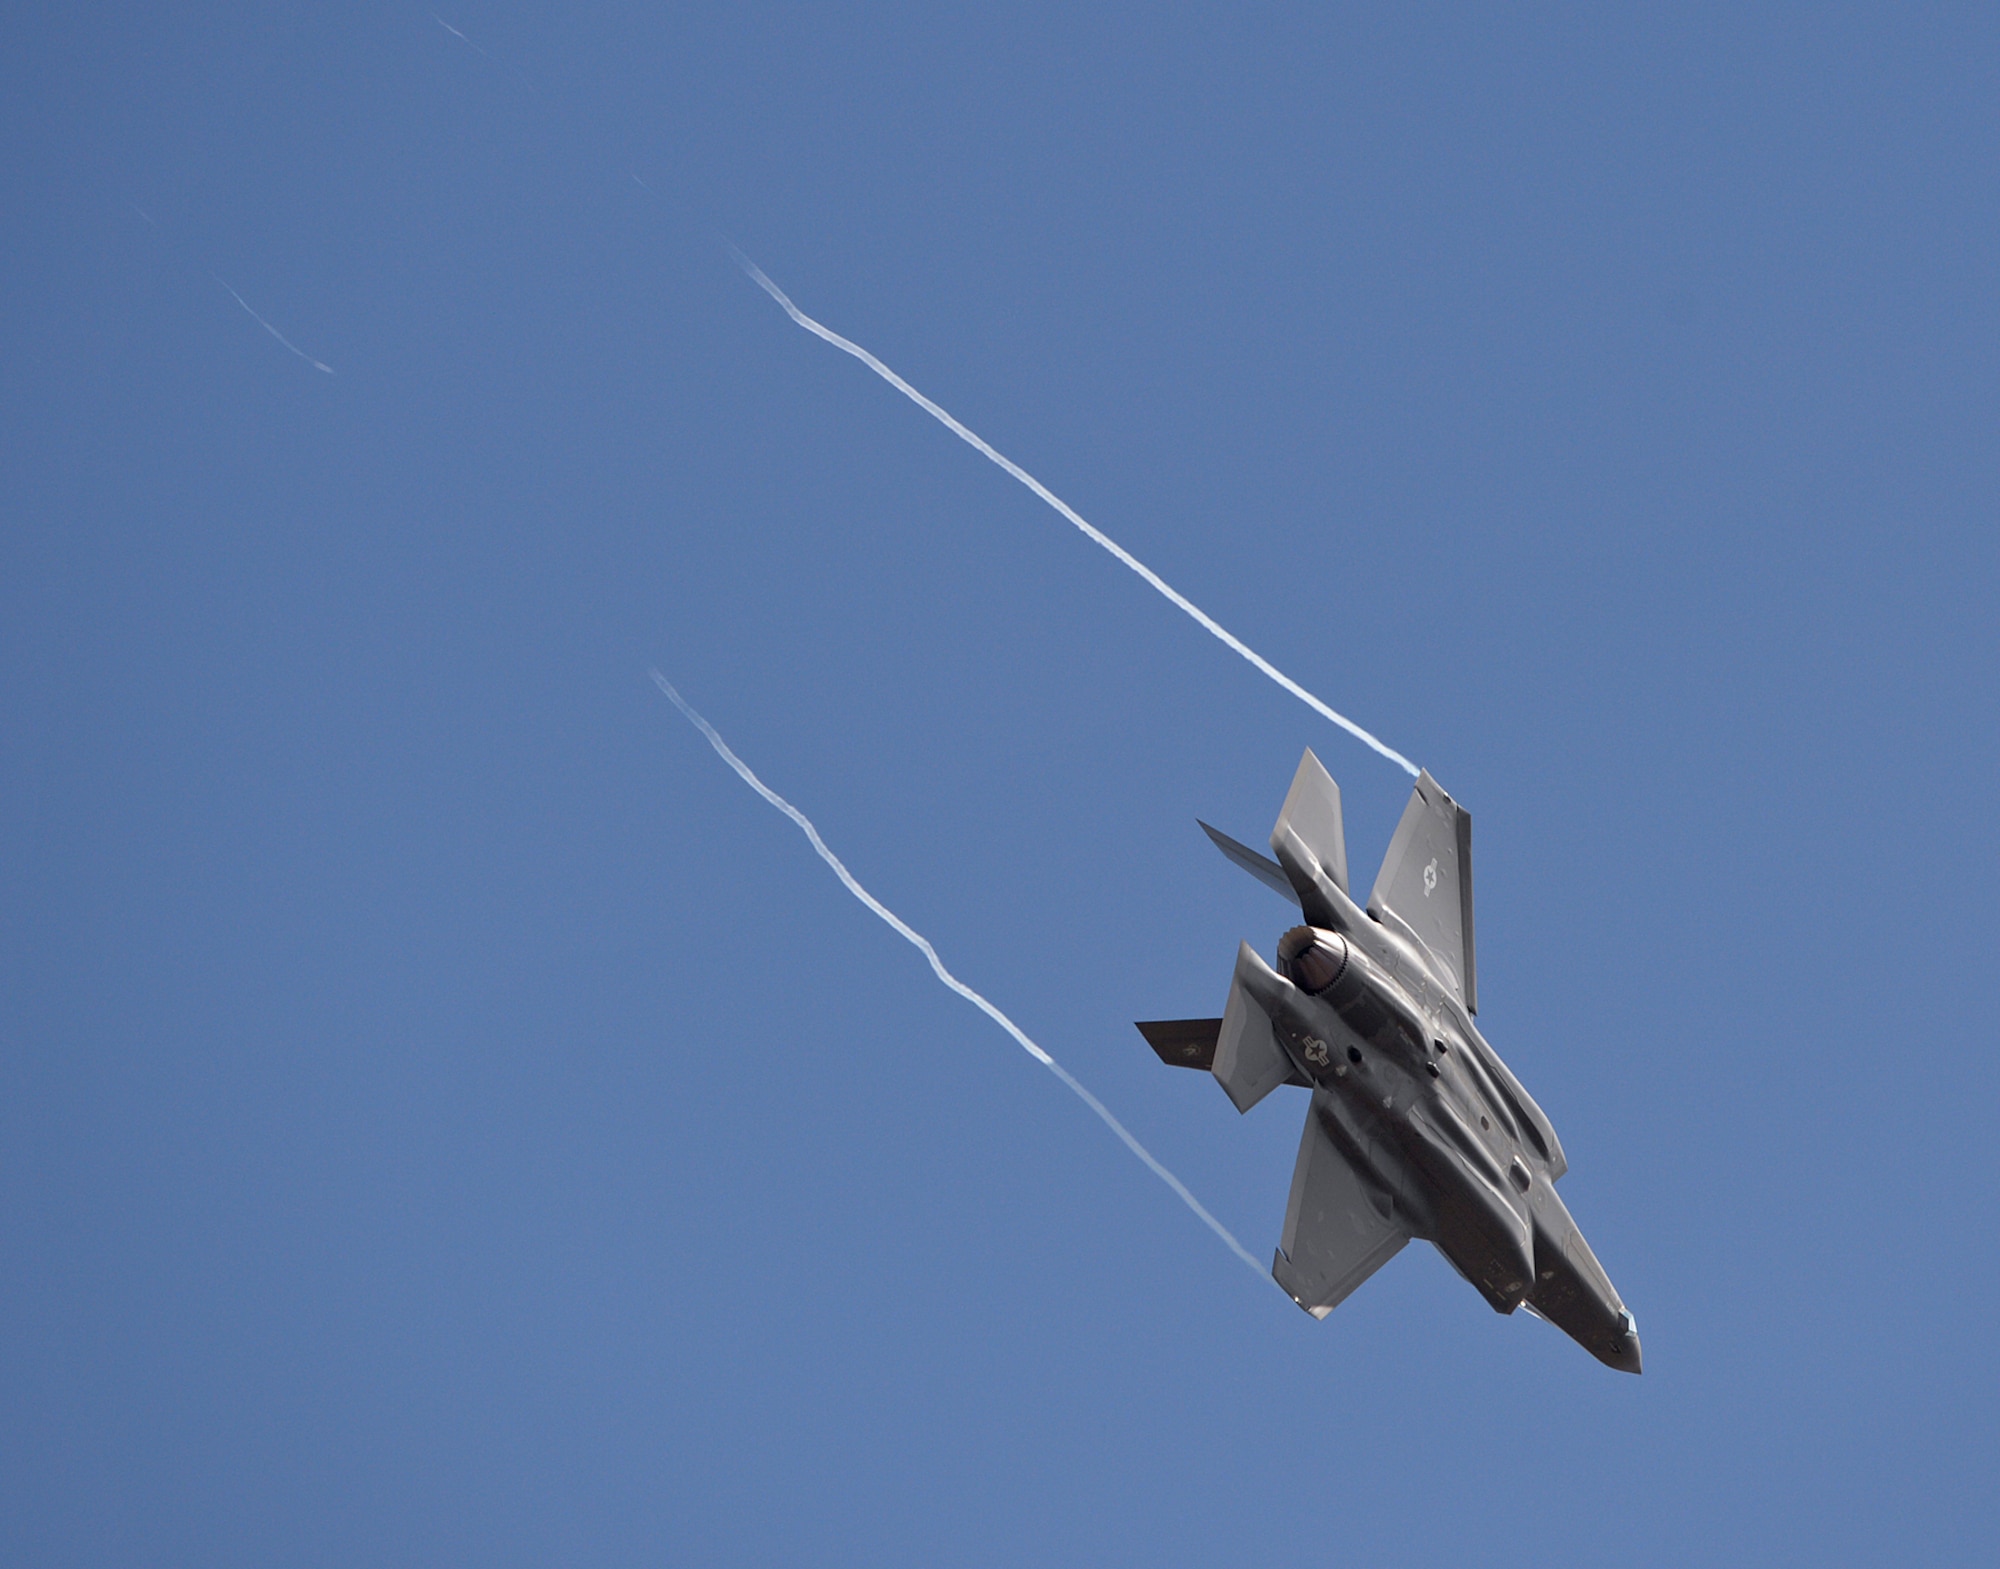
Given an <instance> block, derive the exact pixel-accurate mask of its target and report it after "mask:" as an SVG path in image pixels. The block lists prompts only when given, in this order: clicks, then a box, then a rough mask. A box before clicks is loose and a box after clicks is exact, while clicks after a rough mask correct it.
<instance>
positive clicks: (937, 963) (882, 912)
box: [652, 670, 1269, 1279]
mask: <svg viewBox="0 0 2000 1569" xmlns="http://www.w3.org/2000/svg"><path fill="white" fill-rule="evenodd" d="M652 676H653V682H654V684H655V685H656V686H658V687H659V689H660V690H661V691H662V692H664V693H666V694H667V697H668V699H669V700H670V701H671V702H672V703H673V705H674V707H676V708H678V709H679V710H680V711H681V712H682V713H683V714H684V715H686V716H687V720H688V722H689V723H690V724H692V725H693V726H694V727H695V729H697V730H699V731H700V732H701V733H702V734H703V735H704V736H706V737H707V738H708V744H709V745H710V746H712V747H714V748H715V751H716V755H717V756H719V757H720V758H721V759H722V760H723V761H724V762H725V763H727V764H728V765H729V766H730V767H731V768H733V769H735V770H736V775H737V777H738V778H739V779H741V780H742V781H743V782H744V783H745V784H747V785H748V786H749V787H750V788H751V789H752V790H755V791H756V792H757V793H758V794H759V795H761V796H762V797H763V798H764V799H765V800H766V801H768V802H770V803H771V805H773V806H775V807H776V808H777V809H778V810H779V811H781V812H783V813H784V814H785V815H786V816H787V817H789V818H790V819H791V820H792V821H793V822H794V823H796V824H798V826H799V831H800V832H801V833H803V834H804V835H805V836H806V838H807V840H809V841H810V842H811V844H812V847H813V849H814V851H815V852H816V853H817V854H818V856H819V858H820V859H821V860H822V861H824V862H826V864H827V865H828V866H830V867H832V868H833V875H834V876H836V877H838V878H839V879H840V881H841V885H842V886H843V887H845V888H846V889H847V891H848V892H849V893H851V894H853V895H854V897H855V898H857V899H859V900H860V901H861V902H862V903H863V904H865V905H866V906H867V907H868V908H869V909H870V910H871V911H873V912H874V913H875V914H876V915H877V916H879V917H880V918H881V919H882V921H883V922H884V923H885V924H886V925H887V926H888V927H889V928H890V929H891V930H893V931H894V932H895V933H896V935H897V936H899V937H901V938H902V939H903V940H904V941H905V942H907V943H909V944H910V946H911V947H913V948H915V949H916V950H917V952H919V953H921V954H922V955H923V956H924V958H925V959H927V960H928V961H929V962H930V967H931V970H932V973H934V974H935V975H936V976H937V978H938V979H939V980H941V981H943V982H944V983H945V985H947V986H949V987H950V988H951V989H952V990H953V991H955V992H957V993H958V995H959V996H961V997H963V998H964V999H965V1000H966V1001H967V1002H969V1003H971V1004H972V1006H973V1007H975V1008H977V1009H978V1010H979V1011H980V1012H981V1013H983V1014H985V1015H986V1017H987V1018H989V1019H991V1020H992V1021H993V1022H994V1023H995V1024H997V1025H999V1026H1000V1028H1001V1029H1003V1030H1005V1031H1006V1032H1007V1033H1008V1034H1009V1035H1011V1036H1013V1037H1014V1043H1015V1044H1016V1045H1017V1046H1019V1047H1020V1048H1021V1050H1023V1051H1025V1052H1026V1053H1027V1054H1028V1055H1029V1056H1030V1057H1033V1058H1034V1059H1035V1061H1037V1062H1039V1063H1040V1064H1041V1065H1042V1066H1043V1067H1044V1068H1047V1069H1048V1070H1049V1072H1051V1073H1053V1074H1054V1075H1055V1076H1056V1077H1057V1078H1059V1079H1061V1080H1062V1081H1063V1083H1064V1084H1066V1085H1068V1086H1069V1088H1070V1089H1071V1090H1072V1091H1073V1092H1075V1094H1076V1097H1077V1099H1079V1100H1080V1101H1082V1102H1083V1103H1084V1105H1086V1106H1088V1107H1089V1108H1090V1109H1091V1110H1092V1111H1094V1112H1096V1113H1097V1115H1098V1116H1099V1117H1100V1118H1102V1119H1103V1121H1104V1125H1105V1126H1106V1127H1107V1128H1109V1129H1110V1130H1111V1131H1112V1132H1113V1133H1115V1134H1117V1135H1118V1137H1119V1138H1120V1139H1121V1140H1123V1141H1124V1144H1125V1147H1126V1148H1127V1149H1129V1150H1130V1151H1131V1152H1132V1153H1133V1154H1134V1155H1137V1156H1138V1157H1139V1159H1140V1160H1142V1161H1144V1162H1145V1163H1146V1169H1147V1170H1149V1171H1150V1172H1152V1174H1153V1175H1154V1176H1156V1177H1158V1178H1159V1179H1160V1180H1161V1181H1162V1182H1164V1183H1165V1184H1166V1185H1167V1186H1168V1187H1170V1188H1172V1189H1173V1190H1174V1193H1175V1194H1176V1195H1177V1196H1178V1197H1179V1199H1180V1201H1181V1202H1182V1203H1183V1204H1185V1205H1187V1207H1188V1208H1189V1209H1191V1210H1193V1211H1194V1212H1195V1214H1196V1215H1198V1216H1200V1217H1201V1220H1202V1223H1203V1224H1204V1225H1206V1226H1207V1227H1208V1229H1209V1230H1210V1231H1213V1232H1214V1233H1215V1234H1216V1235H1217V1236H1218V1237H1220V1238H1222V1240H1223V1241H1224V1242H1225V1243H1226V1244H1227V1245H1228V1247H1229V1251H1230V1252H1232V1253H1234V1254H1235V1255H1236V1256H1237V1257H1238V1258H1240V1259H1241V1260H1243V1262H1244V1263H1246V1264H1248V1265H1249V1266H1250V1267H1251V1269H1253V1270H1255V1271H1256V1273H1257V1274H1258V1275H1259V1276H1260V1277H1262V1278H1265V1279H1268V1278H1269V1272H1268V1271H1267V1270H1266V1269H1265V1268H1264V1266H1263V1265H1262V1264H1260V1263H1258V1262H1257V1260H1256V1258H1255V1257H1254V1256H1253V1255H1252V1254H1251V1253H1250V1252H1248V1251H1247V1250H1246V1249H1245V1248H1244V1246H1243V1244H1242V1243H1240V1242H1238V1241H1237V1240H1236V1238H1235V1237H1233V1236H1231V1235H1230V1233H1229V1228H1228V1227H1226V1226H1224V1225H1223V1224H1222V1222H1221V1221H1219V1220H1217V1219H1216V1218H1215V1217H1214V1216H1213V1215H1211V1214H1209V1212H1208V1211H1207V1210H1206V1209H1205V1208H1203V1207H1202V1202H1201V1200H1200V1199H1198V1198H1196V1197H1195V1196H1194V1195H1193V1194H1192V1193H1190V1192H1188V1190H1187V1185H1186V1184H1185V1183H1183V1182H1182V1181H1181V1179H1180V1178H1179V1177H1176V1176H1175V1175H1174V1174H1173V1173H1172V1172H1171V1171H1169V1170H1167V1168H1166V1167H1165V1166H1162V1165H1161V1164H1160V1163H1159V1161H1158V1160H1156V1159H1154V1157H1153V1154H1152V1152H1151V1151H1150V1150H1148V1149H1147V1148H1146V1146H1145V1145H1143V1144H1141V1143H1140V1142H1139V1141H1138V1140H1137V1139H1135V1138H1133V1137H1132V1134H1131V1133H1130V1131H1129V1130H1128V1129H1127V1128H1126V1126H1125V1124H1124V1123H1122V1122H1120V1121H1119V1120H1118V1119H1117V1118H1116V1117H1114V1116H1112V1115H1111V1111H1110V1108H1108V1107H1107V1106H1106V1105H1105V1104H1104V1102H1103V1101H1101V1100H1099V1099H1098V1098H1097V1097H1096V1096H1095V1095H1093V1094H1091V1093H1090V1091H1089V1090H1087V1089H1085V1088H1084V1087H1083V1085H1082V1084H1080V1083H1079V1082H1077V1080H1076V1078H1075V1077H1074V1075H1072V1074H1071V1073H1070V1071H1069V1070H1068V1069H1067V1068H1065V1067H1064V1066H1063V1065H1062V1064H1061V1063H1059V1062H1057V1061H1056V1060H1055V1058H1053V1057H1051V1056H1050V1055H1049V1054H1048V1053H1047V1052H1045V1051H1043V1050H1042V1048H1041V1047H1039V1046H1037V1045H1036V1044H1035V1043H1034V1042H1033V1041H1031V1040H1030V1039H1028V1037H1027V1035H1026V1033H1025V1032H1024V1031H1023V1030H1022V1029H1021V1027H1020V1025H1018V1024H1016V1023H1015V1022H1014V1021H1013V1020H1012V1019H1010V1018H1008V1017H1007V1015H1006V1014H1004V1013H1002V1012H1001V1011H1000V1010H999V1009H998V1008H996V1007H994V1006H993V1004H992V1003H990V1002H988V1001H987V1000H986V999H985V998H984V997H982V996H980V995H979V993H978V992H976V991H974V990H973V989H972V988H971V987H970V986H968V985H966V984H965V982H963V981H961V980H960V979H959V978H958V977H957V976H956V975H953V974H952V973H951V971H949V970H947V969H946V968H945V967H944V961H943V960H942V959H940V958H939V957H938V956H937V949H935V948H933V947H932V946H931V945H930V939H928V938H927V937H925V936H924V935H923V934H922V933H921V932H919V931H917V930H915V929H914V928H913V927H911V926H910V925H909V924H908V923H907V922H905V921H904V920H903V919H902V917H901V916H899V915H897V914H896V912H895V911H893V910H891V909H890V908H889V907H888V906H887V905H886V904H884V903H883V902H882V901H881V900H880V899H878V898H876V897H875V896H874V895H873V894H872V893H870V892H869V891H868V890H867V889H866V888H863V887H862V886H861V884H860V883H859V882H857V881H855V877H854V874H853V873H852V872H850V871H849V870H848V869H847V867H846V866H845V865H844V864H842V862H841V859H840V857H839V856H837V855H835V854H834V853H833V852H832V851H831V850H829V849H828V848H827V847H826V841H825V840H824V839H822V838H820V836H819V830H818V829H817V828H815V827H813V825H812V822H811V820H810V819H809V818H808V817H807V816H806V814H805V813H804V812H802V811H800V810H799V809H798V808H797V807H796V806H794V805H792V803H791V802H790V801H787V800H786V799H785V798H784V797H783V796H781V795H780V794H778V792H777V791H775V790H773V789H772V788H771V787H770V786H769V785H767V784H765V783H764V781H763V780H761V779H759V778H758V777H757V776H756V775H755V774H754V773H752V772H751V771H750V765H749V764H748V763H746V762H744V761H743V759H742V758H740V757H738V756H737V755H736V754H735V753H734V752H732V751H731V750H730V749H729V743H728V742H727V741H725V740H723V739H722V737H721V736H720V735H718V734H717V733H716V729H715V726H713V725H712V724H710V723H709V722H708V721H707V720H706V719H704V718H702V717H701V715H700V714H698V713H696V712H695V710H694V708H693V707H692V706H691V705H690V704H689V702H688V700H687V699H686V698H684V697H682V696H681V695H680V693H679V692H677V691H675V690H674V685H673V683H672V682H671V681H669V680H668V679H667V678H666V677H665V676H663V675H661V674H660V672H659V671H657V670H655V671H653V672H652Z"/></svg>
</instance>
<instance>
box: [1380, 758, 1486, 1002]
mask: <svg viewBox="0 0 2000 1569" xmlns="http://www.w3.org/2000/svg"><path fill="white" fill-rule="evenodd" d="M1368 908H1369V910H1370V911H1372V912H1374V913H1375V914H1377V915H1378V916H1379V915H1380V914H1381V912H1383V911H1385V910H1386V911H1388V912H1389V913H1390V914H1391V915H1394V916H1395V917H1396V918H1397V920H1399V921H1400V922H1401V923H1402V924H1403V925H1404V926H1405V927H1407V928H1408V929H1409V932H1410V933H1411V934H1412V935H1414V936H1415V937H1416V938H1417V940H1418V941H1420V942H1421V943H1422V944H1423V945H1424V947H1425V948H1427V949H1429V950H1430V954H1431V957H1432V959H1433V960H1434V961H1435V962H1434V963H1433V965H1432V968H1433V969H1435V970H1436V971H1437V972H1438V976H1439V978H1440V979H1441V980H1443V981H1444V982H1445V984H1446V985H1448V986H1449V987H1450V988H1451V989H1452V990H1453V991H1455V992H1457V993H1458V998H1459V1001H1460V1002H1462V1003H1464V1004H1465V1009H1466V1012H1468V1013H1477V1012H1478V1011H1479V985H1478V976H1477V972H1476V971H1475V969H1474V968H1473V958H1472V814H1471V813H1469V812H1467V811H1466V810H1465V808H1464V807H1462V806H1460V805H1459V804H1458V803H1457V802H1456V801H1454V800H1453V799H1452V798H1451V797H1450V796H1448V795H1446V794H1445V793H1444V789H1443V787H1442V786H1441V785H1439V784H1438V782H1437V781H1436V780H1435V779H1433V778H1432V777H1431V776H1430V774H1429V772H1428V771H1426V772H1425V773H1423V774H1421V775H1419V776H1418V778H1417V785H1416V788H1415V789H1414V790H1412V791H1411V792H1410V804H1409V805H1408V806H1406V807H1404V808H1403V820H1402V821H1401V822H1400V823H1398V824H1397V825H1396V836H1395V837H1394V838H1393V839H1391V840H1390V841H1389V853H1388V854H1387V855H1385V856H1384V857H1383V858H1382V871H1381V874H1380V875H1379V876H1377V877H1376V879H1375V890H1374V892H1373V893H1371V894H1369V896H1368Z"/></svg>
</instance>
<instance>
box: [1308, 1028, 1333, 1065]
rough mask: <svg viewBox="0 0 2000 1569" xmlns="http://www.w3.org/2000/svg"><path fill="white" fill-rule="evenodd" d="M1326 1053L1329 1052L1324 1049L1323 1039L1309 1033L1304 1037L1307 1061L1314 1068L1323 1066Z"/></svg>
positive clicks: (1325, 1060) (1325, 1061)
mask: <svg viewBox="0 0 2000 1569" xmlns="http://www.w3.org/2000/svg"><path fill="white" fill-rule="evenodd" d="M1328 1055H1329V1053H1328V1051H1327V1049H1326V1042H1325V1041H1323V1040H1319V1039H1318V1038H1316V1037H1314V1036H1311V1035H1308V1036H1307V1037H1306V1061H1307V1062H1309V1063H1311V1064H1312V1065H1313V1066H1314V1067H1316V1068H1324V1067H1325V1066H1326V1063H1327V1057H1328Z"/></svg>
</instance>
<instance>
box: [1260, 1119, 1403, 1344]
mask: <svg viewBox="0 0 2000 1569" xmlns="http://www.w3.org/2000/svg"><path fill="white" fill-rule="evenodd" d="M1329 1096H1330V1092H1329V1091H1327V1090H1324V1089H1316V1090H1314V1091H1313V1103H1312V1109H1311V1110H1309V1111H1308V1112H1307V1113H1306V1131H1305V1136H1304V1137H1303V1138H1301V1139H1300V1140H1299V1163H1298V1165H1297V1166H1295V1167H1294V1168H1293V1169H1292V1197H1291V1201H1290V1202H1289V1203H1288V1204H1286V1206H1285V1231H1284V1237H1283V1239H1282V1241H1281V1243H1280V1245H1279V1248H1278V1252H1277V1256H1276V1257H1274V1258H1273V1259H1272V1260H1271V1274H1272V1276H1273V1277H1274V1278H1275V1279H1276V1280H1277V1282H1278V1284H1279V1285H1281V1286H1283V1287H1284V1288H1285V1290H1286V1292H1287V1293H1288V1294H1289V1295H1290V1296H1291V1299H1292V1300H1293V1301H1294V1302H1296V1303H1298V1305H1299V1306H1300V1307H1302V1308H1304V1309H1305V1310H1306V1311H1307V1312H1308V1313H1310V1314H1312V1316H1313V1317H1314V1318H1325V1317H1326V1316H1327V1314H1329V1313H1331V1312H1332V1311H1333V1310H1334V1309H1335V1308H1337V1307H1339V1306H1340V1304H1341V1303H1342V1302H1344V1301H1346V1300H1347V1298H1348V1296H1349V1295H1350V1294H1352V1292H1353V1291H1354V1289H1355V1288H1356V1287H1357V1286H1359V1285H1360V1284H1361V1283H1362V1282H1363V1281H1364V1280H1366V1279H1367V1278H1368V1277H1369V1276H1370V1275H1372V1274H1374V1273H1375V1271H1376V1270H1378V1269H1380V1268H1381V1267H1382V1266H1383V1265H1384V1264H1386V1263H1388V1262H1389V1260H1390V1259H1392V1258H1394V1257H1395V1256H1396V1255H1397V1254H1398V1253H1400V1252H1402V1251H1403V1244H1404V1243H1406V1242H1408V1241H1409V1240H1410V1234H1409V1232H1407V1231H1405V1230H1404V1229H1403V1227H1402V1226H1401V1224H1400V1223H1399V1222H1398V1221H1397V1220H1396V1219H1395V1216H1394V1207H1393V1206H1392V1205H1390V1204H1389V1203H1388V1202H1387V1200H1386V1199H1384V1198H1383V1197H1381V1196H1380V1195H1378V1194H1376V1193H1374V1192H1372V1191H1371V1188H1370V1185H1369V1184H1368V1183H1367V1182H1366V1181H1365V1180H1364V1179H1363V1178H1362V1176H1361V1173H1359V1172H1358V1171H1356V1170H1355V1169H1354V1167H1353V1166H1352V1165H1351V1164H1350V1163H1349V1162H1348V1159H1347V1157H1346V1156H1345V1155H1343V1154H1342V1153H1341V1152H1340V1148H1339V1146H1337V1145H1336V1144H1335V1143H1334V1142H1333V1139H1332V1137H1331V1136H1330V1135H1329V1134H1328V1133H1327V1131H1326V1123H1325V1120H1324V1118H1323V1115H1322V1106H1323V1104H1324V1102H1325V1101H1326V1100H1327V1099H1328V1098H1329Z"/></svg>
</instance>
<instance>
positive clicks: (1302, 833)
mask: <svg viewBox="0 0 2000 1569" xmlns="http://www.w3.org/2000/svg"><path fill="white" fill-rule="evenodd" d="M1287 829H1290V830H1291V831H1292V832H1293V833H1295V834H1297V835H1298V836H1299V839H1300V841H1301V842H1302V843H1304V845H1305V847H1306V848H1307V849H1308V850H1310V851H1312V853H1313V855H1314V856H1315V857H1316V858H1317V859H1318V861H1319V864H1320V866H1321V867H1322V868H1323V869H1324V870H1325V872H1326V875H1327V876H1329V877H1331V878H1332V879H1333V880H1334V882H1335V883H1336V884H1337V885H1338V886H1339V888H1340V891H1341V892H1342V893H1346V892H1347V833H1346V830H1345V829H1344V828H1343V827H1342V826H1341V821H1340V786H1339V785H1337V784H1335V783H1334V782H1333V776H1332V775H1331V774H1329V773H1328V772H1327V771H1326V767H1325V765H1324V764H1322V763H1321V762H1320V760H1319V759H1318V758H1317V757H1315V756H1313V754H1312V748H1310V747H1308V748H1306V755H1305V756H1304V757H1301V758H1300V759H1299V770H1298V772H1297V773H1295V774H1293V775H1292V788H1291V789H1290V791H1288V792H1287V793H1286V796H1285V805H1284V810H1282V811H1281V812H1279V813H1278V825H1277V827H1275V828H1273V829H1272V830H1271V849H1272V852H1273V853H1274V854H1275V853H1276V851H1277V848H1278V841H1279V840H1280V839H1282V838H1283V837H1284V836H1285V830H1287Z"/></svg>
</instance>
